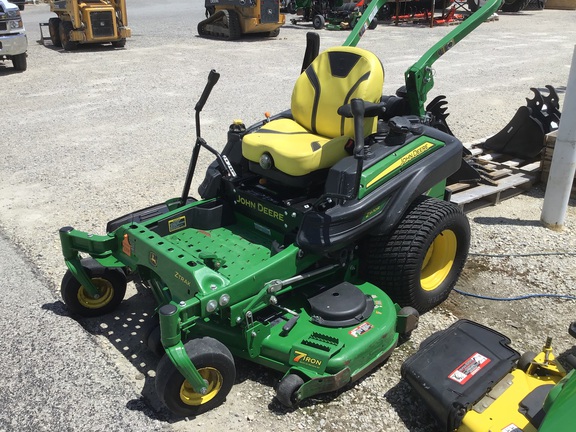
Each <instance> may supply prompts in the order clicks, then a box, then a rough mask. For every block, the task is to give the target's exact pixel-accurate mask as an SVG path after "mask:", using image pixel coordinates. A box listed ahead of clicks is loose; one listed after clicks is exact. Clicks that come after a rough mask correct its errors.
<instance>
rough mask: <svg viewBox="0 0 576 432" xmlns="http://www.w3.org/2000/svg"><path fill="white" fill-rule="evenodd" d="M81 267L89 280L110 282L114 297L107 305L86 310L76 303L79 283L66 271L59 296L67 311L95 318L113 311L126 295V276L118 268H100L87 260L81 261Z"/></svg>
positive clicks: (95, 263)
mask: <svg viewBox="0 0 576 432" xmlns="http://www.w3.org/2000/svg"><path fill="white" fill-rule="evenodd" d="M82 267H84V269H85V270H86V272H87V273H88V276H89V277H90V278H96V277H98V278H102V279H106V280H108V281H110V283H112V286H113V287H114V297H113V298H112V300H111V301H110V303H108V304H107V305H105V306H103V307H101V308H99V309H88V308H86V307H84V306H83V305H81V304H80V302H79V301H78V290H79V289H80V286H81V285H80V282H78V281H77V280H76V278H75V277H74V275H73V274H72V272H71V271H70V270H67V271H66V273H65V274H64V277H63V278H62V283H61V285H60V294H61V296H62V300H64V303H65V304H66V307H67V308H68V310H69V311H70V312H71V313H72V314H75V315H80V316H83V317H87V318H90V317H95V316H100V315H104V314H106V313H108V312H111V311H113V310H114V309H116V308H117V307H118V305H119V304H120V303H121V302H122V300H123V299H124V295H125V294H126V274H125V273H124V272H123V271H122V270H121V269H118V268H107V267H103V266H101V265H100V264H99V263H98V262H97V261H95V260H93V259H91V258H87V259H84V260H82Z"/></svg>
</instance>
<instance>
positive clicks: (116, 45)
mask: <svg viewBox="0 0 576 432" xmlns="http://www.w3.org/2000/svg"><path fill="white" fill-rule="evenodd" d="M112 46H113V47H114V48H124V47H125V46H126V38H122V39H120V40H117V41H114V42H112Z"/></svg>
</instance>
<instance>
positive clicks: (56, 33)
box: [48, 18, 62, 47]
mask: <svg viewBox="0 0 576 432" xmlns="http://www.w3.org/2000/svg"><path fill="white" fill-rule="evenodd" d="M48 32H49V33H50V40H51V41H52V44H53V45H54V46H57V47H61V46H62V41H61V40H60V18H50V19H49V20H48Z"/></svg>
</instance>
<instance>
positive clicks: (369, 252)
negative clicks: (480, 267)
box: [360, 196, 470, 314]
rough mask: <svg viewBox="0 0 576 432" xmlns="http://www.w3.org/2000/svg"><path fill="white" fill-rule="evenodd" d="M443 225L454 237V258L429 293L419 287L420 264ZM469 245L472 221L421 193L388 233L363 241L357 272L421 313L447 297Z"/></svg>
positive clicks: (443, 203)
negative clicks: (445, 274)
mask: <svg viewBox="0 0 576 432" xmlns="http://www.w3.org/2000/svg"><path fill="white" fill-rule="evenodd" d="M446 229H450V230H452V231H453V232H454V234H455V236H456V242H457V245H456V248H457V249H456V256H455V258H454V262H453V264H452V267H451V269H450V271H449V273H448V275H447V276H446V277H445V279H444V280H443V281H442V282H441V283H440V285H439V286H437V287H436V288H435V289H433V290H430V291H427V290H425V289H423V288H422V286H421V281H420V277H421V276H420V275H421V265H422V262H423V260H424V258H425V256H426V252H427V251H428V249H429V247H430V245H431V244H432V242H433V241H434V239H435V238H436V237H437V236H438V235H439V234H440V233H441V232H443V231H444V230H446ZM469 247H470V225H469V223H468V219H467V218H466V216H465V215H464V214H463V213H462V211H461V210H460V209H459V208H458V207H457V206H456V205H454V204H452V203H449V202H446V201H441V200H438V199H435V198H430V197H424V196H421V197H418V198H417V199H416V200H415V201H414V203H412V204H411V205H410V207H409V208H408V210H407V212H406V214H405V215H404V216H403V218H402V220H401V221H400V223H399V224H398V225H397V226H396V228H395V229H394V230H393V231H392V232H391V233H390V234H389V235H385V236H370V237H368V238H367V239H366V242H365V243H364V244H363V245H362V251H361V262H360V271H361V275H362V276H363V277H364V278H365V279H366V280H367V281H368V282H371V283H373V284H374V285H376V286H378V287H380V288H381V289H382V290H384V291H385V292H386V293H387V294H388V295H389V296H390V297H391V298H392V300H393V301H395V302H396V303H398V304H399V305H400V306H412V307H413V308H415V309H416V310H417V311H418V312H419V313H420V314H422V313H424V312H427V311H428V310H430V309H432V308H434V307H435V306H437V305H438V304H440V303H442V302H443V301H444V300H446V298H447V297H448V295H449V294H450V292H451V291H452V288H454V285H455V284H456V282H457V280H458V277H459V276H460V273H461V272H462V268H463V267H464V264H465V262H466V258H467V256H468V249H469Z"/></svg>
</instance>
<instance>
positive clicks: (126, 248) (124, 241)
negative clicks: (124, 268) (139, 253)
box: [122, 234, 132, 256]
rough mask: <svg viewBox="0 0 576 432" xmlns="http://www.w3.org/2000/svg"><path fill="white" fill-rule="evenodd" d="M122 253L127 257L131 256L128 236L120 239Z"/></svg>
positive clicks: (125, 235)
mask: <svg viewBox="0 0 576 432" xmlns="http://www.w3.org/2000/svg"><path fill="white" fill-rule="evenodd" d="M122 252H124V253H125V254H126V255H128V256H130V255H132V245H131V244H130V240H129V239H128V234H124V238H123V239H122Z"/></svg>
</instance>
